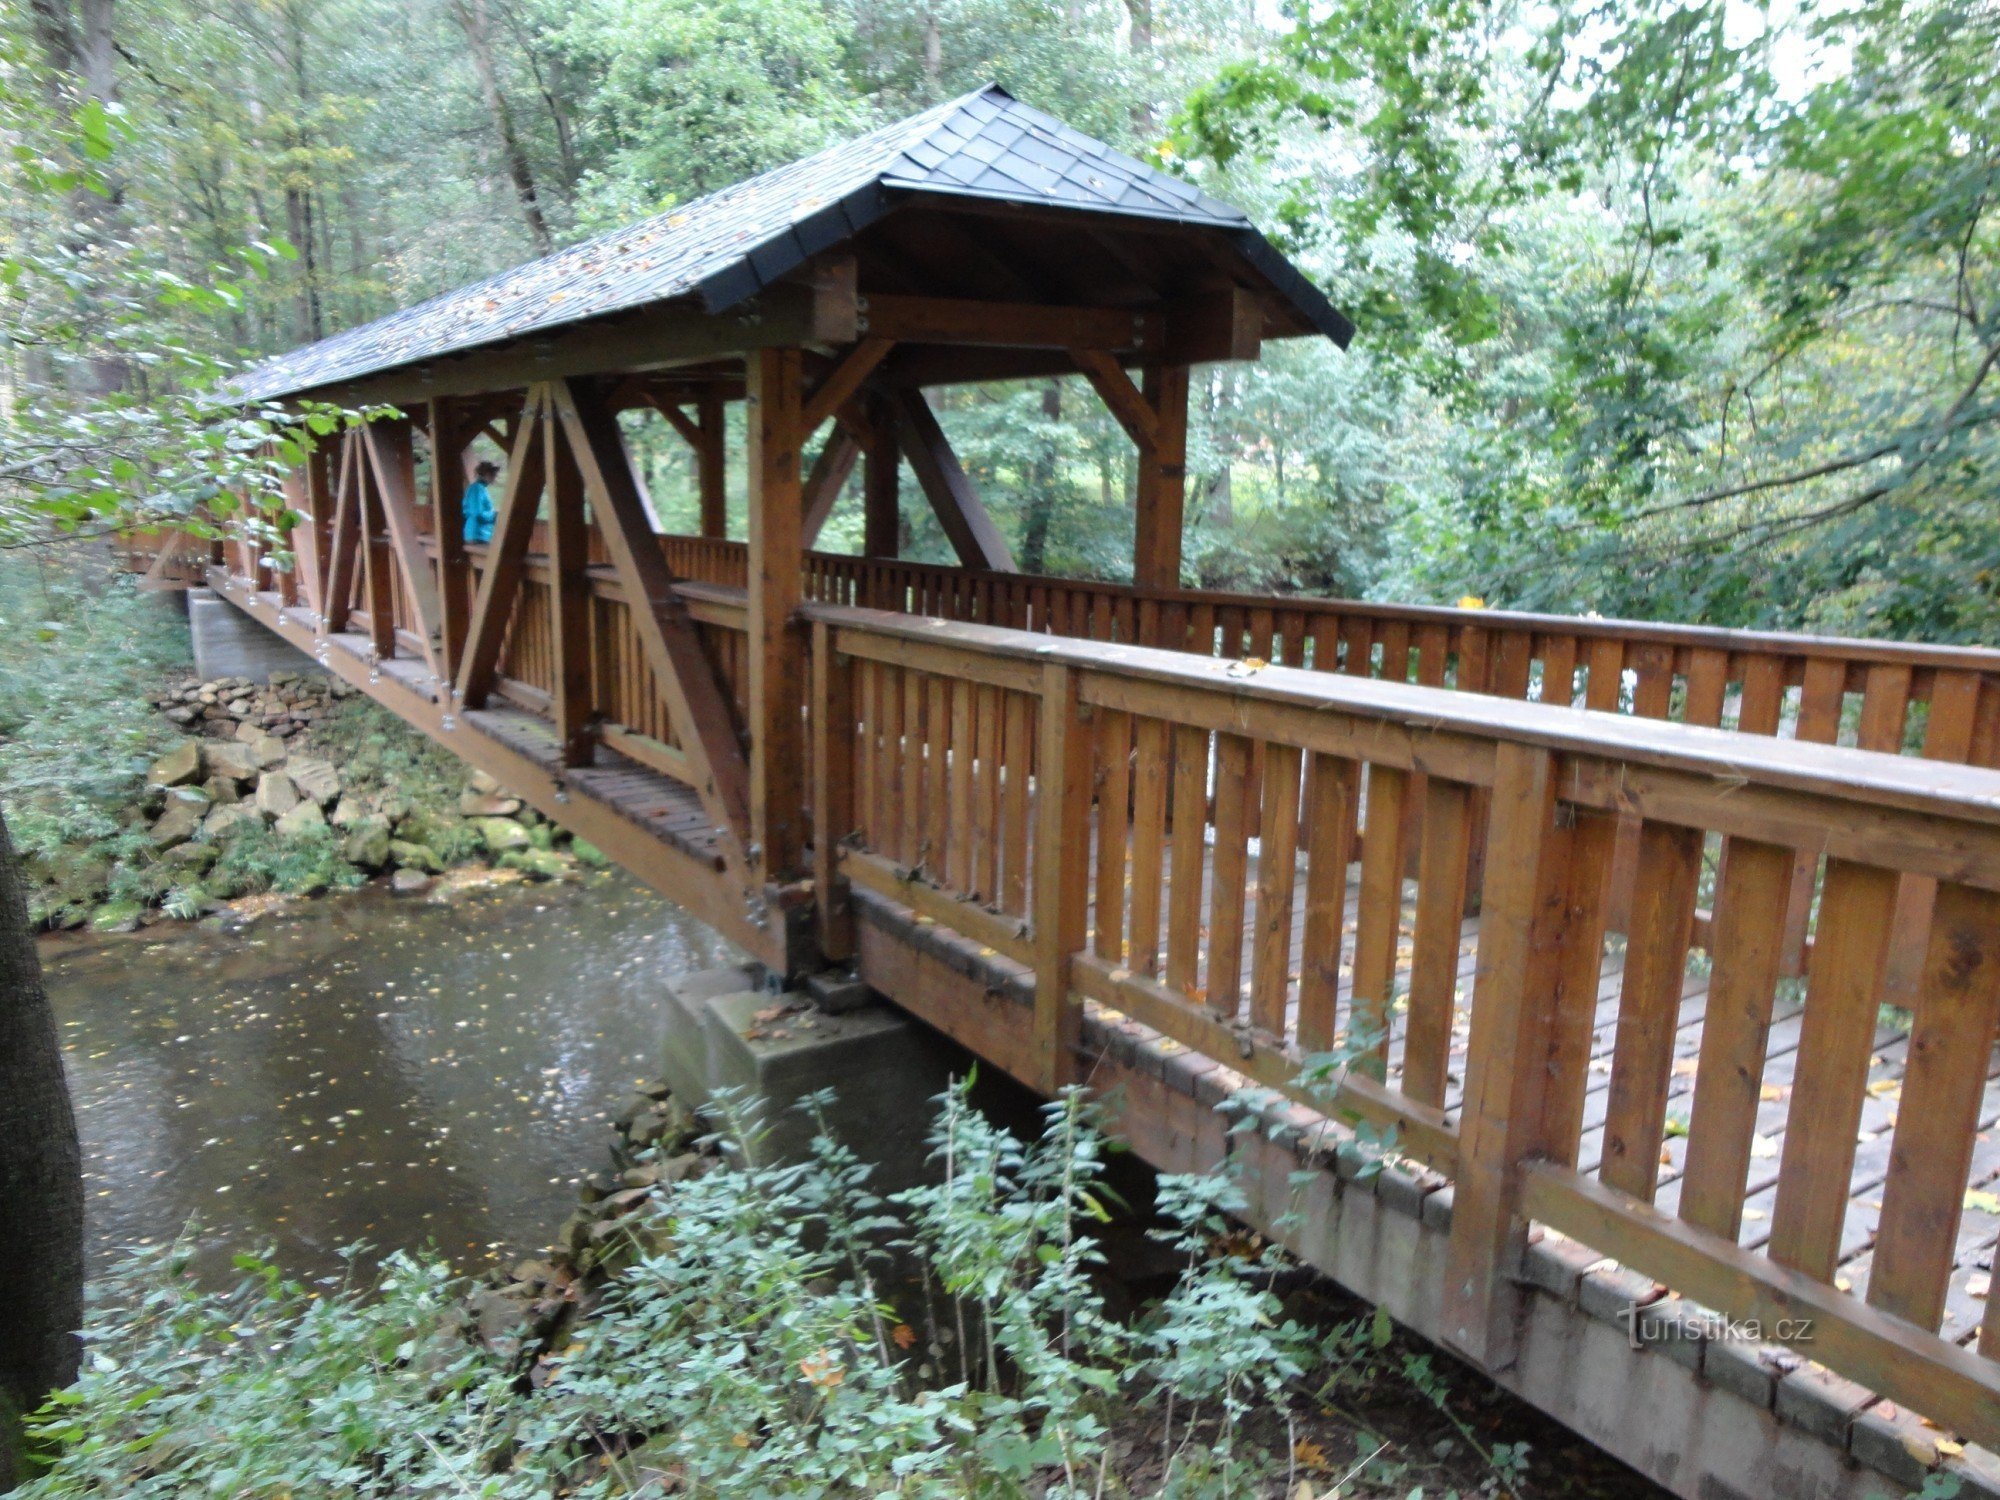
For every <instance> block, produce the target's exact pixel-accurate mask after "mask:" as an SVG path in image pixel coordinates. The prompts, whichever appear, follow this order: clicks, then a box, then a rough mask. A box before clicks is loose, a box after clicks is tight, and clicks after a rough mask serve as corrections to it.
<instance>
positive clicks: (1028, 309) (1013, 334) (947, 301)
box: [859, 292, 1166, 353]
mask: <svg viewBox="0 0 2000 1500" xmlns="http://www.w3.org/2000/svg"><path fill="white" fill-rule="evenodd" d="M859 327H860V330H861V331H862V332H863V333H865V334H867V335H868V337H869V338H870V339H889V340H892V341H893V342H896V343H907V344H983V345H989V346H993V347H997V348H1003V349H1122V350H1130V351H1133V352H1140V353H1143V352H1146V351H1154V352H1157V351H1159V350H1161V349H1162V348H1163V347H1164V346H1165V344H1166V321H1165V319H1164V317H1163V316H1162V315H1161V313H1160V312H1159V310H1158V309H1157V308H1126V307H1059V306H1051V305H1050V304H1047V303H1037V302H969V301H965V300H963V299H960V298H956V297H905V296H900V295H897V294H894V293H888V292H876V293H871V294H870V295H868V296H866V297H864V298H862V299H861V318H860V324H859Z"/></svg>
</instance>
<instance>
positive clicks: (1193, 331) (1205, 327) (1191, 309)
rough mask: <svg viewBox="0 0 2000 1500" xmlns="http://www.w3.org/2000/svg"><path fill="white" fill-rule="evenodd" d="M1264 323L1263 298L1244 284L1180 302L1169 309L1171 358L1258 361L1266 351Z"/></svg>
mask: <svg viewBox="0 0 2000 1500" xmlns="http://www.w3.org/2000/svg"><path fill="white" fill-rule="evenodd" d="M1264 322H1265V316H1264V304H1263V302H1262V300H1261V299H1260V298H1259V297H1258V296H1257V294H1256V293H1255V292H1251V291H1247V290H1245V289H1244V288H1242V287H1240V286H1233V287H1231V288H1229V290H1227V291H1224V292H1215V293H1213V294H1211V295H1209V296H1206V297H1195V298H1190V299H1188V300H1187V301H1185V302H1177V303H1175V304H1174V305H1173V306H1172V307H1171V308H1169V309H1168V311H1167V348H1166V354H1167V360H1168V362H1169V363H1170V364H1177V365H1199V364H1211V363H1215V362H1218V361H1222V360H1254V359H1256V358H1258V356H1260V355H1261V354H1262V353H1263V352H1264Z"/></svg>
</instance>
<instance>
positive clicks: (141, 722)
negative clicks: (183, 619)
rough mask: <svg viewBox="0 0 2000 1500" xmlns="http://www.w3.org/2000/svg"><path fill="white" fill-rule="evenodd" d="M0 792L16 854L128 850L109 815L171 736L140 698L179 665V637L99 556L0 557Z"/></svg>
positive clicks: (184, 659) (124, 833) (123, 832)
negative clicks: (1, 638)
mask: <svg viewBox="0 0 2000 1500" xmlns="http://www.w3.org/2000/svg"><path fill="white" fill-rule="evenodd" d="M0 633H4V635H5V638H6V641H7V650H6V651H5V652H4V653H0V786H4V787H5V788H6V789H7V813H8V824H9V827H10V828H11V829H12V830H13V834H14V841H15V843H16V844H17V845H18V846H19V847H20V849H21V851H22V853H23V854H25V855H27V856H29V857H31V858H33V857H37V856H39V857H41V858H43V859H54V858H56V857H57V856H59V855H61V854H63V853H65V852H73V851H75V850H77V849H79V848H82V847H87V846H95V847H96V849H97V851H98V853H100V854H101V855H102V856H103V857H104V859H105V860H106V861H107V862H109V861H112V860H121V859H127V858H130V857H131V856H132V855H133V854H134V853H135V852H136V849H135V846H134V843H133V840H132V838H131V837H130V836H129V831H128V830H127V829H126V827H125V824H124V822H123V820H122V819H121V818H120V817H119V816H118V810H119V809H121V808H122V807H123V806H124V805H125V804H126V803H128V802H129V801H130V800H131V799H132V798H133V797H134V796H136V795H137V794H138V793H139V791H140V790H141V788H142V787H143V786H144V784H145V777H146V767H147V766H148V765H149V764H150V763H151V762H152V760H153V758H154V757H155V756H157V755H159V754H160V753H161V752H162V751H163V750H165V749H167V748H168V746H170V745H171V744H172V743H173V742H174V740H175V739H177V738H178V737H179V736H178V734H177V732H176V731H175V730H174V728H173V726H172V725H170V724H168V723H167V722H166V720H165V719H163V718H161V717H160V715H159V714H158V713H156V712H155V711H154V709H153V706H152V704H151V703H150V702H149V701H148V694H149V693H151V692H152V691H154V690H155V689H156V688H157V687H158V686H159V684H160V682H161V681H162V680H163V679H164V678H165V677H167V676H168V674H170V673H173V672H177V671H180V670H183V669H185V668H186V667H187V666H188V665H189V660H188V644H187V631H186V630H185V628H183V627H182V626H181V625H180V622H179V621H178V620H177V619H176V618H175V617H174V616H173V614H172V613H171V612H170V611H169V610H168V609H167V608H165V607H163V606H162V604H161V602H160V600H159V599H158V598H156V597H152V596H148V595H145V594H141V593H140V592H139V591H138V589H137V588H136V587H135V586H134V584H133V581H132V580H131V579H130V578H129V577H125V576H122V575H115V574H112V573H111V572H110V570H109V558H108V556H103V557H99V556H95V555H91V554H86V553H83V552H81V550H80V549H79V551H78V552H77V553H75V554H72V555H70V556H67V557H65V556H58V555H42V556H38V557H26V556H21V555H13V556H0Z"/></svg>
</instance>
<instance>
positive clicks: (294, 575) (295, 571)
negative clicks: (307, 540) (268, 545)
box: [278, 469, 311, 609]
mask: <svg viewBox="0 0 2000 1500" xmlns="http://www.w3.org/2000/svg"><path fill="white" fill-rule="evenodd" d="M282 484H283V488H284V494H285V509H286V510H288V511H290V512H291V513H292V514H293V515H295V516H297V517H299V519H300V523H301V524H300V525H298V526H295V527H294V528H293V530H294V531H300V530H303V531H306V532H308V533H310V531H311V526H310V524H307V523H305V513H306V476H305V471H304V470H303V469H287V470H285V474H284V479H283V480H282ZM286 540H287V541H288V542H290V544H291V552H292V565H291V567H289V568H287V569H286V570H285V571H284V572H282V573H280V574H279V575H278V602H279V604H280V605H282V606H283V607H284V608H286V609H290V608H291V607H292V606H293V605H294V604H297V603H298V602H299V569H300V568H301V567H302V566H303V565H304V559H302V558H301V557H300V556H299V544H298V540H297V537H296V536H295V535H293V534H292V532H288V533H286Z"/></svg>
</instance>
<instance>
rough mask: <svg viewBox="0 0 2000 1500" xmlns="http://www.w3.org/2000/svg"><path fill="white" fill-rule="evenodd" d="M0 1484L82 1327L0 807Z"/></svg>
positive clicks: (15, 860) (51, 1082)
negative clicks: (22, 1422) (4, 1274)
mask: <svg viewBox="0 0 2000 1500" xmlns="http://www.w3.org/2000/svg"><path fill="white" fill-rule="evenodd" d="M0 1265H4V1266H6V1267H7V1268H8V1275H9V1277H10V1278H11V1279H12V1283H13V1284H12V1286H11V1287H10V1288H9V1290H8V1296H7V1312H6V1316H5V1317H0V1489H7V1488H10V1487H11V1486H12V1485H13V1483H14V1482H15V1480H16V1479H17V1478H18V1477H19V1476H18V1474H17V1472H16V1470H17V1464H16V1462H15V1453H16V1439H17V1436H18V1433H17V1430H16V1427H15V1419H16V1417H17V1416H18V1415H19V1414H20V1413H22V1412H29V1411H33V1410H34V1409H35V1408H36V1407H37V1406H39V1405H41V1402H42V1398H43V1397H44V1396H46V1395H47V1394H48V1393H49V1392H50V1391H52V1390H54V1389H56V1388H57V1387H59V1386H65V1385H68V1384H69V1383H70V1382H71V1381H72V1380H74V1379H75V1378H76V1369H77V1340H76V1330H77V1329H78V1328H79V1327H81V1326H82V1323H83V1151H82V1147H81V1146H80V1145H79V1143H78V1141H77V1135H76V1115H75V1113H74V1112H73V1111H72V1110H71V1108H70V1102H69V1088H68V1085H67V1084H66V1083H65V1081H64V1078H63V1061H62V1048H61V1046H60V1044H59V1043H58V1041H57V1039H56V1022H55V1016H54V1014H53V1012H51V1011H50V1009H49V995H48V991H47V989H46V988H44V987H43V984H42V965H41V960H40V958H39V957H37V955H36V953H35V934H34V932H33V931H32V930H31V929H30V928H29V926H28V902H27V891H26V888H25V885H24V882H23V881H22V878H21V860H20V857H19V855H18V854H16V852H15V850H14V843H13V840H12V839H11V838H10V837H9V836H8V833H7V819H6V815H5V813H4V812H0Z"/></svg>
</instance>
